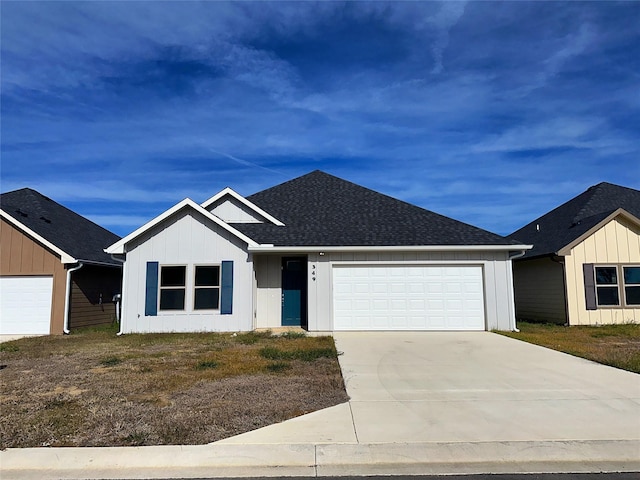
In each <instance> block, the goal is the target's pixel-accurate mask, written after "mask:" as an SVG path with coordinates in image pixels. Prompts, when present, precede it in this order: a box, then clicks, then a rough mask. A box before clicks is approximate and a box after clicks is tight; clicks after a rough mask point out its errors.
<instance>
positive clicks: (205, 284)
mask: <svg viewBox="0 0 640 480" xmlns="http://www.w3.org/2000/svg"><path fill="white" fill-rule="evenodd" d="M193 288H194V291H193V309H194V310H218V309H219V308H220V266H219V265H196V267H195V281H194V287H193Z"/></svg>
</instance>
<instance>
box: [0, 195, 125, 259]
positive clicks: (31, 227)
mask: <svg viewBox="0 0 640 480" xmlns="http://www.w3.org/2000/svg"><path fill="white" fill-rule="evenodd" d="M0 209H1V213H2V217H3V218H4V219H5V220H7V221H8V222H9V223H11V224H12V225H14V226H15V227H16V228H18V229H19V230H21V231H22V232H24V233H25V234H27V235H28V236H31V237H33V238H34V239H35V240H37V241H39V242H41V243H43V244H45V245H46V246H47V247H48V248H50V249H51V250H53V251H54V252H56V253H57V254H58V255H60V256H61V261H62V263H76V262H78V261H82V262H87V263H98V264H108V265H118V266H119V265H120V264H119V263H118V262H116V261H114V260H113V259H112V258H111V256H110V255H107V254H106V253H104V252H103V249H104V248H105V247H107V246H109V245H111V244H112V243H114V242H116V241H117V240H118V239H119V238H120V237H119V236H117V235H116V234H114V233H112V232H110V231H109V230H107V229H105V228H102V227H101V226H100V225H97V224H95V223H93V222H92V221H91V220H89V219H87V218H85V217H83V216H81V215H79V214H77V213H75V212H74V211H72V210H69V209H68V208H67V207H64V206H62V205H60V204H59V203H56V202H54V201H53V200H51V199H50V198H49V197H45V196H44V195H42V194H41V193H39V192H37V191H35V190H32V189H31V188H22V189H20V190H14V191H12V192H7V193H3V194H2V195H0Z"/></svg>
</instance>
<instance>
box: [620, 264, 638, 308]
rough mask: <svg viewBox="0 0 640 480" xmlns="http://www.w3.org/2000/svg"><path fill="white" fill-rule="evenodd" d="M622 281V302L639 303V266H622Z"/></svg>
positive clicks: (627, 303) (628, 303)
mask: <svg viewBox="0 0 640 480" xmlns="http://www.w3.org/2000/svg"><path fill="white" fill-rule="evenodd" d="M622 270H623V276H622V279H623V281H624V303H625V304H626V305H640V266H632V267H624V266H623V267H622Z"/></svg>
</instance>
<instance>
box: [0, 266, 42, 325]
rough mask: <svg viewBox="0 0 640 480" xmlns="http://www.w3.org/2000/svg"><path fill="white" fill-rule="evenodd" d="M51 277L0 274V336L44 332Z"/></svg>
mask: <svg viewBox="0 0 640 480" xmlns="http://www.w3.org/2000/svg"><path fill="white" fill-rule="evenodd" d="M52 298H53V277H49V276H43V277H0V335H48V334H49V330H50V325H51V303H52Z"/></svg>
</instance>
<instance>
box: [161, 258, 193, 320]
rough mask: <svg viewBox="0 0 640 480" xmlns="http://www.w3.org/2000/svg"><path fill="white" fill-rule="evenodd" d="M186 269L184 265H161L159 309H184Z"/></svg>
mask: <svg viewBox="0 0 640 480" xmlns="http://www.w3.org/2000/svg"><path fill="white" fill-rule="evenodd" d="M186 270H187V267H185V266H163V267H161V269H160V310H184V297H185V292H186V284H185V281H186V277H187V275H186Z"/></svg>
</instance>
